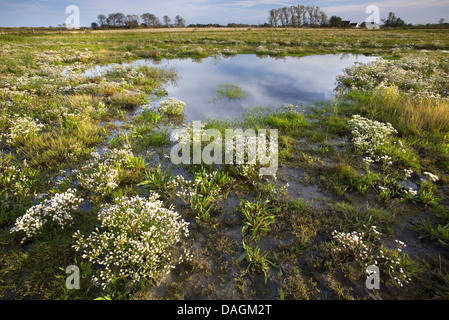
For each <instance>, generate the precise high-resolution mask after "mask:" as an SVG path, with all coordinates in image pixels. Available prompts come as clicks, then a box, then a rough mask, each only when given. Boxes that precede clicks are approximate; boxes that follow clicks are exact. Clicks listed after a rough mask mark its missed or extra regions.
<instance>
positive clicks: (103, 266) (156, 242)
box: [73, 193, 190, 288]
mask: <svg viewBox="0 0 449 320" xmlns="http://www.w3.org/2000/svg"><path fill="white" fill-rule="evenodd" d="M158 197H159V196H158V194H156V193H152V194H150V195H149V196H148V198H144V197H140V196H134V197H120V198H116V199H115V201H114V202H115V203H114V204H106V205H103V206H102V207H101V210H100V212H99V213H98V219H99V220H100V224H101V225H100V227H99V228H96V229H95V230H94V231H92V232H91V233H90V234H89V235H87V236H83V235H82V234H81V232H80V231H79V230H78V231H77V232H76V233H75V234H74V236H73V237H74V238H75V239H76V244H75V245H74V248H75V250H77V251H79V252H80V253H81V254H82V258H83V259H87V260H88V261H89V262H91V263H93V264H94V265H96V266H98V274H96V275H95V276H94V278H93V279H92V280H93V281H94V283H96V284H98V285H100V286H102V287H103V288H106V287H107V285H108V284H109V283H110V282H111V281H113V280H117V279H127V280H134V281H140V280H143V279H144V278H153V277H155V276H157V275H158V274H159V273H161V272H169V271H170V270H171V269H173V268H174V267H175V265H176V264H177V263H181V262H183V261H184V260H188V259H190V256H189V254H190V253H189V251H188V250H187V249H183V250H181V251H182V252H181V251H178V253H179V255H177V254H176V252H175V250H174V249H175V246H176V245H177V244H178V243H179V242H180V241H181V239H182V238H183V237H187V236H188V235H189V230H188V223H187V222H185V221H184V220H183V219H182V218H181V216H180V215H179V214H178V213H177V212H175V211H173V210H172V209H167V208H165V207H164V204H163V202H162V201H160V200H158Z"/></svg>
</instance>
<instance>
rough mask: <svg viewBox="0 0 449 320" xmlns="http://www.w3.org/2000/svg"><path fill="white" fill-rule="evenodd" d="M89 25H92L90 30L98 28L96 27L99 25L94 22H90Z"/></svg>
mask: <svg viewBox="0 0 449 320" xmlns="http://www.w3.org/2000/svg"><path fill="white" fill-rule="evenodd" d="M90 26H91V27H92V30H98V29H100V27H99V26H98V23H96V22H92V23H91V24H90Z"/></svg>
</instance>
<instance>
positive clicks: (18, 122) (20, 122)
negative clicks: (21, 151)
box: [1, 114, 44, 145]
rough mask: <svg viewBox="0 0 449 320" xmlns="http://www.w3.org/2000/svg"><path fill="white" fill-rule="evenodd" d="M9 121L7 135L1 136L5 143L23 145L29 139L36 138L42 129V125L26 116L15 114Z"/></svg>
mask: <svg viewBox="0 0 449 320" xmlns="http://www.w3.org/2000/svg"><path fill="white" fill-rule="evenodd" d="M8 120H9V133H6V134H2V135H1V136H2V137H6V143H8V144H11V145H17V144H20V143H23V142H24V141H25V140H27V139H28V138H30V137H33V136H36V135H37V134H38V133H39V132H40V131H41V130H42V128H43V127H44V125H43V124H41V123H39V122H38V121H37V120H34V119H32V118H31V117H28V116H19V115H18V114H15V115H14V116H13V117H12V118H10V119H8Z"/></svg>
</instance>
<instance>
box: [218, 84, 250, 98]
mask: <svg viewBox="0 0 449 320" xmlns="http://www.w3.org/2000/svg"><path fill="white" fill-rule="evenodd" d="M246 95H247V93H246V91H245V90H243V89H242V88H241V87H240V86H239V85H238V84H232V83H225V84H220V85H218V89H217V97H216V98H217V99H218V100H220V99H223V98H227V99H231V100H234V99H238V100H240V99H245V98H246Z"/></svg>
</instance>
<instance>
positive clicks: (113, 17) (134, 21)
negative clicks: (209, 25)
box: [91, 12, 186, 29]
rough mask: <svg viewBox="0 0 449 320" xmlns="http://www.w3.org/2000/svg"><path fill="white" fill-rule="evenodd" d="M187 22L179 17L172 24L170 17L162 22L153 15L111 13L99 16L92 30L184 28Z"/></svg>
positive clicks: (92, 25) (166, 17)
mask: <svg viewBox="0 0 449 320" xmlns="http://www.w3.org/2000/svg"><path fill="white" fill-rule="evenodd" d="M185 26H186V21H185V20H184V19H183V18H182V17H181V16H179V15H177V16H176V17H175V19H174V21H173V23H172V20H171V18H170V17H169V16H163V17H162V21H161V20H160V19H159V18H158V17H156V16H155V15H154V14H152V13H144V14H141V15H140V16H139V15H137V14H128V15H125V14H123V13H121V12H117V13H110V14H108V16H106V15H104V14H99V15H98V16H97V21H96V22H92V23H91V27H92V29H111V28H128V29H133V28H139V27H142V28H162V27H166V28H170V27H177V28H183V27H185Z"/></svg>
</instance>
